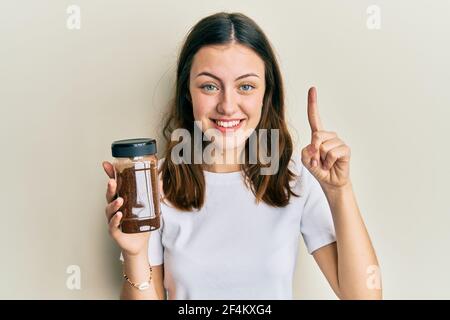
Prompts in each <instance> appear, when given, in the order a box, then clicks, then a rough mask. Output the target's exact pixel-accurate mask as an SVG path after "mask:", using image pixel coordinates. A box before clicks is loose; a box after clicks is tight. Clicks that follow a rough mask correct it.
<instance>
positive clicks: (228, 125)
mask: <svg viewBox="0 0 450 320" xmlns="http://www.w3.org/2000/svg"><path fill="white" fill-rule="evenodd" d="M215 122H216V123H217V125H219V126H221V127H224V128H231V127H235V126H237V125H238V124H239V122H241V121H240V120H236V121H218V120H215Z"/></svg>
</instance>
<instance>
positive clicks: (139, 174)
mask: <svg viewBox="0 0 450 320" xmlns="http://www.w3.org/2000/svg"><path fill="white" fill-rule="evenodd" d="M111 151H112V156H113V157H114V161H113V166H114V172H115V179H116V182H117V196H118V197H121V198H122V199H123V204H122V206H121V207H120V208H119V211H121V212H122V214H123V215H122V219H121V220H120V228H121V230H122V232H124V233H139V232H148V231H153V230H156V229H158V228H159V227H160V215H161V207H160V199H159V197H160V195H159V187H158V181H159V179H158V158H157V156H156V140H155V139H148V138H139V139H126V140H118V141H114V142H113V143H112V145H111Z"/></svg>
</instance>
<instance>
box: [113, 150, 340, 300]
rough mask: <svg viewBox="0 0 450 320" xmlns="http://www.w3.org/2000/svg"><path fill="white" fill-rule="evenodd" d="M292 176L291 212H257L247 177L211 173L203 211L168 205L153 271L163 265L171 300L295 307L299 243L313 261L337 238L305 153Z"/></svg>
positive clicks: (261, 208)
mask: <svg viewBox="0 0 450 320" xmlns="http://www.w3.org/2000/svg"><path fill="white" fill-rule="evenodd" d="M162 161H164V159H161V160H160V163H162ZM290 168H291V170H292V171H293V172H295V173H296V175H297V179H296V180H295V181H293V182H291V186H293V191H294V192H295V193H296V194H300V197H294V196H291V200H290V203H289V205H287V206H286V207H284V208H274V207H270V206H269V205H267V204H265V203H264V202H261V203H259V204H258V205H257V204H256V202H255V197H254V195H253V193H252V192H251V191H250V190H249V189H247V187H246V186H245V184H244V180H243V178H242V175H241V172H231V173H214V172H209V171H204V175H205V182H206V193H205V203H204V206H203V208H201V209H200V210H199V211H194V212H181V211H179V210H177V209H175V208H174V207H172V206H169V205H166V204H164V203H161V228H160V229H158V230H156V231H154V232H152V234H151V236H150V239H149V249H148V250H149V263H150V265H152V266H155V265H161V264H163V263H164V287H165V289H166V290H167V297H168V299H169V300H172V299H258V300H262V299H292V284H293V275H294V269H295V263H296V260H297V254H298V243H299V242H298V241H299V236H300V235H302V236H303V239H304V241H305V245H306V247H307V250H308V252H309V253H310V254H311V253H313V252H314V251H315V250H317V249H319V248H320V247H322V246H325V245H327V244H329V243H332V242H334V241H336V237H335V229H334V225H333V220H332V216H331V211H330V207H329V205H328V202H327V199H326V197H325V194H324V192H323V191H322V188H321V187H320V185H319V183H318V181H317V180H316V179H315V178H314V177H313V176H312V174H311V173H310V172H309V171H308V169H306V168H305V167H304V166H303V164H302V163H301V160H300V155H299V153H294V155H293V157H292V161H291V163H290ZM121 259H122V256H121Z"/></svg>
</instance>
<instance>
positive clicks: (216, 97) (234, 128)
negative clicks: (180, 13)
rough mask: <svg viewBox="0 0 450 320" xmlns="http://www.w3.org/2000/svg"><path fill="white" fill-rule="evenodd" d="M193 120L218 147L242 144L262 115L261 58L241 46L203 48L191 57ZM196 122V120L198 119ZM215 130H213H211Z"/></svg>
mask: <svg viewBox="0 0 450 320" xmlns="http://www.w3.org/2000/svg"><path fill="white" fill-rule="evenodd" d="M189 91H190V95H191V99H192V106H193V113H194V119H195V121H199V122H200V123H201V129H202V131H203V132H204V133H205V135H206V136H208V137H211V134H208V132H206V131H207V130H208V129H212V130H209V132H210V133H211V132H213V133H214V135H215V136H217V137H219V138H222V139H218V140H219V141H216V140H217V139H216V138H215V139H214V142H215V144H216V145H218V147H219V148H221V149H230V148H236V147H238V146H241V145H242V144H243V143H245V140H246V139H247V138H248V137H249V136H250V134H251V132H253V130H254V129H255V128H256V126H257V125H258V123H259V120H260V118H261V109H262V105H263V98H264V92H265V70H264V62H263V60H262V59H261V58H260V57H259V56H258V55H257V54H256V53H255V52H254V51H253V50H251V49H249V48H247V47H245V46H243V45H240V44H230V45H215V46H212V45H211V46H205V47H202V48H201V49H200V50H199V51H198V52H197V53H196V54H195V56H194V59H193V64H192V68H191V72H190V77H189ZM197 123H198V122H197ZM214 129H216V130H214Z"/></svg>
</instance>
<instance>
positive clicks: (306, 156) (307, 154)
mask: <svg viewBox="0 0 450 320" xmlns="http://www.w3.org/2000/svg"><path fill="white" fill-rule="evenodd" d="M312 147H313V146H312V145H311V144H309V145H307V146H306V147H304V148H303V149H302V163H303V165H304V166H305V167H306V168H307V169H308V170H310V169H311V170H314V169H316V168H317V167H318V163H317V160H314V162H315V163H311V161H313V160H312V159H313V158H314V154H313V153H312V151H311V150H312ZM314 164H315V165H314Z"/></svg>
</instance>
